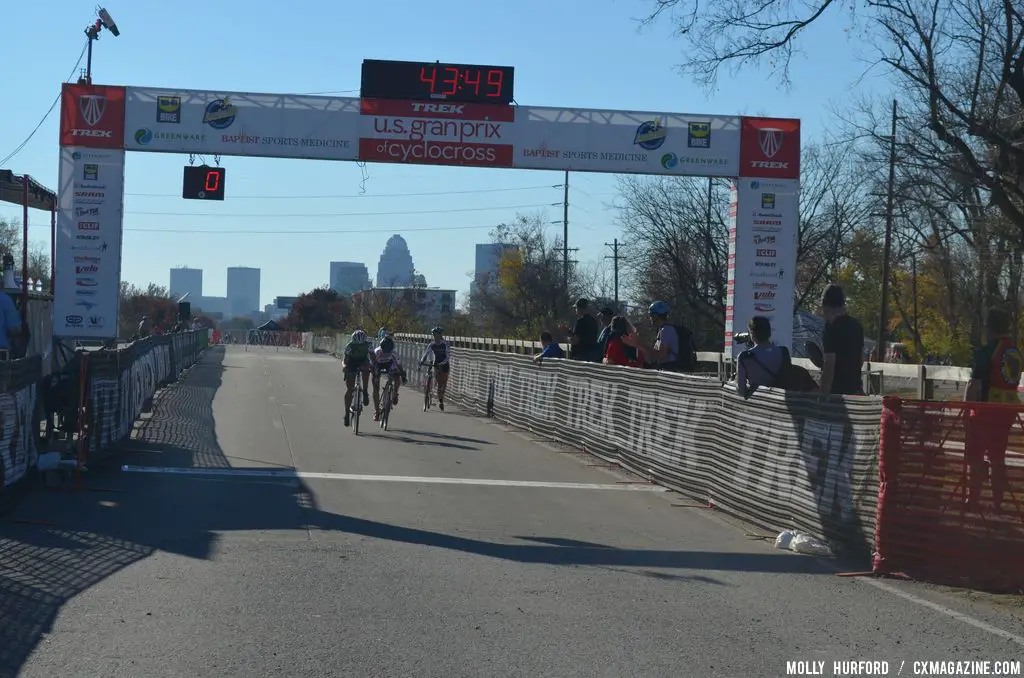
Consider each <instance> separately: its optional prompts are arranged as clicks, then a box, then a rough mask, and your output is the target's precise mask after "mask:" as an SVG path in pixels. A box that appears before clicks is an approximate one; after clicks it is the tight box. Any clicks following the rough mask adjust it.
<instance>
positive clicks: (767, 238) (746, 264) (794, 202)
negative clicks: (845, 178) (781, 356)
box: [725, 179, 800, 355]
mask: <svg viewBox="0 0 1024 678" xmlns="http://www.w3.org/2000/svg"><path fill="white" fill-rule="evenodd" d="M799 203H800V182H799V181H797V180H795V179H738V180H737V182H736V183H735V184H734V185H733V188H732V203H731V205H730V206H729V276H728V287H727V300H726V308H725V346H726V349H725V351H726V352H727V353H728V352H729V351H730V350H732V352H733V355H738V354H739V353H740V352H741V351H742V350H743V349H744V348H746V347H745V346H744V345H742V344H741V345H739V346H737V345H735V344H734V343H733V337H734V336H735V335H736V334H740V333H743V332H746V331H747V323H748V322H749V321H750V319H751V318H752V317H754V316H757V315H759V316H764V317H766V318H768V320H769V322H771V325H772V341H774V342H775V343H776V344H777V345H779V346H787V347H789V348H790V349H791V350H792V345H791V344H792V342H793V315H794V304H795V299H794V296H795V292H796V250H797V242H798V235H799V212H798V208H799ZM730 347H732V348H731V349H730Z"/></svg>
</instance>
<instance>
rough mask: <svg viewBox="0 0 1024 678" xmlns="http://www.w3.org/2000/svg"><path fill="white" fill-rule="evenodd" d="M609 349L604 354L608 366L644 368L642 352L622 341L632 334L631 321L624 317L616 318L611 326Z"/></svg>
mask: <svg viewBox="0 0 1024 678" xmlns="http://www.w3.org/2000/svg"><path fill="white" fill-rule="evenodd" d="M609 328H610V332H609V335H608V341H607V348H606V349H605V353H604V363H605V364H606V365H623V366H626V367H642V366H643V362H642V361H641V359H640V352H639V351H638V350H637V349H636V348H634V347H633V346H629V345H627V344H626V343H625V342H624V341H623V340H622V339H623V337H625V336H628V335H629V334H631V328H630V325H629V321H628V320H626V318H624V317H622V316H615V317H614V318H612V321H611V323H610V324H609Z"/></svg>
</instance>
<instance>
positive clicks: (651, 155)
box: [513, 106, 740, 177]
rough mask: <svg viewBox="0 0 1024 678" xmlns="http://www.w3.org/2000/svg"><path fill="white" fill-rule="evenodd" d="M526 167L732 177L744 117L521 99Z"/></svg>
mask: <svg viewBox="0 0 1024 678" xmlns="http://www.w3.org/2000/svg"><path fill="white" fill-rule="evenodd" d="M515 138H516V143H515V147H516V149H515V150H516V153H515V159H514V161H513V166H514V167H517V168H521V169H542V170H566V169H568V170H575V171H584V172H614V173H622V174H663V175H681V176H700V177H734V176H737V175H738V174H739V173H740V118H739V117H729V116H715V115H689V114H666V113H634V112H628V111H603V110H580V109H569V108H540V107H536V106H520V107H519V108H518V109H517V110H516V122H515Z"/></svg>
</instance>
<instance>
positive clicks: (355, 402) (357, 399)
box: [350, 375, 363, 435]
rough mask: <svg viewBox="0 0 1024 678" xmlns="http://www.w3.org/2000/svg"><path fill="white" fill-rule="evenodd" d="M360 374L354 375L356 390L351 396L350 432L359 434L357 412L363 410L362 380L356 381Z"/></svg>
mask: <svg viewBox="0 0 1024 678" xmlns="http://www.w3.org/2000/svg"><path fill="white" fill-rule="evenodd" d="M360 376H362V375H356V379H357V382H356V392H355V394H354V396H353V398H352V407H351V408H350V411H351V412H352V433H354V434H355V435H359V413H360V412H362V411H363V386H362V382H361V381H358V379H359V377H360Z"/></svg>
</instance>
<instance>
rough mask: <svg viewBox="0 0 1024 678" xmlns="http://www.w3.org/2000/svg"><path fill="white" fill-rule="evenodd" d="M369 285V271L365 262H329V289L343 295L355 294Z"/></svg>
mask: <svg viewBox="0 0 1024 678" xmlns="http://www.w3.org/2000/svg"><path fill="white" fill-rule="evenodd" d="M369 287H370V272H369V271H368V270H367V268H366V264H360V263H359V262H356V261H332V262H331V289H332V290H334V291H335V292H337V293H338V294H341V295H343V296H349V295H352V294H355V293H356V292H358V291H359V290H365V289H367V288H369Z"/></svg>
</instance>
